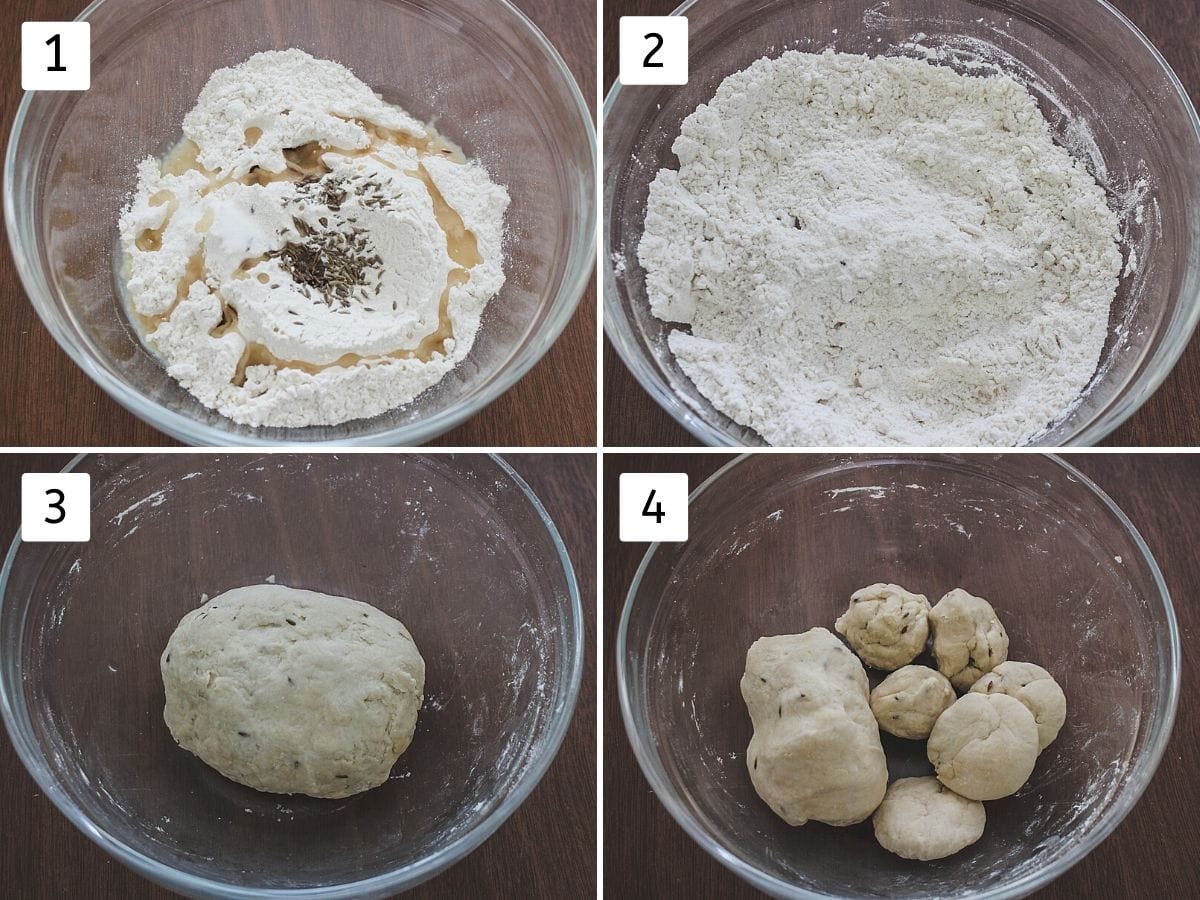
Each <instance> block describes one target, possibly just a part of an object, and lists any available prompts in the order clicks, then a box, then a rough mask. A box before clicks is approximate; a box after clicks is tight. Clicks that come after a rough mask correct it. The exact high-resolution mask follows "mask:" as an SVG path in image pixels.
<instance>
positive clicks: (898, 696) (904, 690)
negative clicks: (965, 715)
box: [871, 666, 956, 855]
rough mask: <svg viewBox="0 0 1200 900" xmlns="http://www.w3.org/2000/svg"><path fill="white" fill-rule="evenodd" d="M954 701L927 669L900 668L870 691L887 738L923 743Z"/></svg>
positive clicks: (950, 689) (950, 691)
mask: <svg viewBox="0 0 1200 900" xmlns="http://www.w3.org/2000/svg"><path fill="white" fill-rule="evenodd" d="M955 699H956V697H955V694H954V688H953V687H951V686H950V681H949V679H947V678H946V676H945V675H943V674H942V673H941V672H937V671H935V670H933V669H931V668H929V667H928V666H904V667H903V668H900V669H897V670H896V671H895V672H893V673H892V674H891V675H889V676H888V677H887V678H885V679H883V681H881V682H879V684H878V685H877V686H876V688H875V690H873V691H871V712H872V713H874V714H875V721H876V722H878V723H879V727H880V728H882V729H883V730H884V731H886V732H888V734H894V735H896V737H902V738H908V739H909V740H914V741H915V740H924V739H925V738H927V737H929V732H930V731H932V730H933V723H934V722H936V721H937V720H938V716H940V715H941V714H942V713H944V712H945V711H946V710H947V709H949V708H950V705H951V704H952V703H953V702H954V701H955ZM901 855H903V854H901Z"/></svg>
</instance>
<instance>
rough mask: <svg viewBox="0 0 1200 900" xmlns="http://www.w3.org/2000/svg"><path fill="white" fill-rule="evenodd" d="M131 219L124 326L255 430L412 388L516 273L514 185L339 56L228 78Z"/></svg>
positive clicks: (445, 365) (400, 399)
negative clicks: (507, 222) (507, 265)
mask: <svg viewBox="0 0 1200 900" xmlns="http://www.w3.org/2000/svg"><path fill="white" fill-rule="evenodd" d="M183 131H184V136H185V138H186V140H185V142H184V143H183V144H182V145H181V147H180V148H179V150H178V151H176V152H175V153H173V154H172V155H171V156H169V157H168V158H167V159H166V160H164V161H161V162H160V161H159V160H154V159H147V160H145V161H144V162H143V163H142V164H141V166H140V167H139V169H138V189H137V193H136V194H135V196H134V197H133V199H132V201H131V202H130V205H129V207H128V208H127V209H126V210H125V212H124V214H123V215H122V217H121V242H122V247H123V250H124V254H125V271H124V273H123V274H124V275H125V284H126V288H127V294H128V296H127V303H128V306H129V308H130V310H131V318H133V319H134V321H135V322H136V323H137V324H138V325H139V326H140V329H141V330H142V332H143V335H144V339H145V341H146V343H147V345H148V346H149V347H150V348H151V349H152V350H153V351H154V352H156V353H157V354H158V355H159V356H160V358H161V359H162V360H163V362H164V364H165V365H166V367H167V371H168V372H169V373H170V375H171V376H172V377H173V378H175V379H176V380H178V381H179V382H180V383H181V384H182V385H183V386H184V387H185V388H186V389H187V390H189V391H190V392H191V393H192V394H193V395H195V396H196V397H197V398H198V399H199V400H200V401H201V402H202V403H204V404H205V405H206V406H209V407H211V408H213V409H216V410H218V411H219V412H221V413H222V414H223V415H225V416H228V417H229V418H230V419H233V420H234V421H235V422H238V423H241V424H245V425H251V426H263V425H270V426H285V427H290V426H306V425H336V424H339V423H341V422H346V421H349V420H352V419H362V418H369V417H371V416H376V415H379V414H380V413H383V412H386V411H388V410H390V409H394V408H395V407H397V406H400V405H402V404H405V403H407V402H409V401H411V400H413V399H414V398H415V397H416V396H417V395H419V394H420V393H421V392H422V391H424V390H426V389H428V388H429V387H431V386H433V385H434V384H436V383H437V382H438V381H440V380H441V379H442V378H443V377H444V376H445V375H446V373H447V372H449V371H450V370H451V369H452V368H454V366H455V365H457V364H458V363H459V362H460V361H461V360H462V359H463V358H464V357H465V356H466V355H467V353H468V352H469V350H470V348H471V345H472V343H473V341H474V339H475V335H476V332H477V331H478V329H479V322H480V317H481V315H482V313H483V308H484V305H485V304H486V303H487V301H488V300H489V299H490V298H491V297H492V296H494V295H495V294H496V293H497V292H498V291H499V289H500V287H501V285H502V284H503V282H504V271H503V251H502V239H503V220H504V213H505V210H506V209H507V206H508V194H507V192H506V191H505V189H504V188H503V187H501V186H499V185H497V184H495V183H493V182H492V180H491V179H490V178H489V176H488V173H487V172H486V171H485V170H484V169H483V168H482V167H481V166H479V165H478V164H476V163H474V162H467V161H466V160H465V159H464V158H463V157H462V156H461V154H460V153H459V152H458V151H457V149H456V148H454V147H452V146H451V145H449V144H448V143H446V142H445V141H443V140H442V139H441V138H440V136H438V135H437V134H436V133H435V132H434V131H433V129H431V128H429V127H427V126H424V125H422V124H421V123H420V122H418V121H416V120H415V119H413V118H412V117H411V116H409V115H408V114H407V113H406V112H404V111H403V110H401V109H399V108H398V107H395V106H391V105H389V104H387V103H385V102H383V101H382V100H381V99H380V98H379V97H377V96H376V95H375V94H374V93H372V91H371V90H370V88H368V87H367V86H366V85H365V84H363V83H362V82H361V81H359V80H358V79H357V78H355V77H354V75H353V74H352V73H351V72H350V71H349V70H348V69H346V68H344V67H343V66H341V65H338V64H337V63H334V62H329V61H327V60H317V59H314V58H313V57H311V56H309V55H308V54H306V53H303V52H302V51H299V50H288V51H283V52H268V53H259V54H256V55H255V56H253V57H251V58H250V59H249V60H247V61H246V62H245V63H243V64H241V65H240V66H236V67H234V68H230V69H221V70H219V71H217V72H215V73H214V74H213V76H212V78H211V79H210V80H209V82H208V84H207V85H205V87H204V90H203V91H202V92H201V94H200V97H199V100H198V101H197V104H196V107H195V109H193V110H192V111H191V112H190V113H189V114H188V115H187V117H186V118H185V119H184V123H183Z"/></svg>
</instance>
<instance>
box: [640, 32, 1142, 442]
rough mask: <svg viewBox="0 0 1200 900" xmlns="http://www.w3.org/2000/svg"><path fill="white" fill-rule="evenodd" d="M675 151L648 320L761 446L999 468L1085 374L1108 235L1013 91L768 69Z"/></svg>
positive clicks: (659, 200)
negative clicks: (994, 455)
mask: <svg viewBox="0 0 1200 900" xmlns="http://www.w3.org/2000/svg"><path fill="white" fill-rule="evenodd" d="M673 150H674V152H675V154H676V156H677V157H678V158H679V162H680V168H679V171H678V172H675V171H672V170H668V169H664V170H662V171H660V172H659V173H658V176H657V177H656V178H655V180H654V183H653V184H652V185H651V187H650V197H649V202H648V206H647V213H646V226H645V234H644V236H643V238H642V240H641V244H640V246H639V248H638V259H639V262H640V263H641V265H642V267H643V268H644V269H645V270H646V285H647V291H648V294H649V298H650V304H651V309H652V311H653V312H654V314H655V315H656V316H658V317H659V318H661V319H664V320H666V321H670V322H679V323H687V324H690V325H691V333H690V334H689V333H687V332H685V331H681V330H676V331H673V332H672V333H671V334H670V336H669V344H670V348H671V350H672V352H673V353H674V354H675V357H676V359H677V360H678V362H679V364H680V366H681V367H682V369H683V371H684V372H685V373H686V374H687V375H688V377H690V378H691V379H692V381H693V382H694V383H695V385H696V387H697V388H698V389H699V390H700V392H701V393H702V394H704V396H706V397H707V398H708V399H709V400H710V401H711V402H712V403H713V405H714V406H715V407H716V408H717V409H718V410H720V411H721V412H723V413H725V414H726V415H728V416H729V417H730V418H732V419H734V420H735V421H737V422H739V423H741V424H743V425H746V426H749V427H751V428H753V429H755V430H756V431H757V432H758V433H759V434H760V435H762V437H763V438H764V439H765V440H767V441H768V442H770V443H772V444H777V445H796V446H806V445H807V446H816V445H826V446H828V445H879V444H912V445H929V446H933V445H940V446H949V445H982V444H986V445H1015V444H1020V443H1023V442H1025V441H1027V440H1029V439H1030V438H1031V437H1033V436H1034V435H1036V434H1037V433H1038V432H1039V431H1042V430H1043V429H1044V428H1046V427H1047V426H1048V425H1049V424H1050V423H1051V422H1052V421H1053V420H1054V419H1056V418H1057V417H1060V416H1061V415H1062V414H1063V413H1064V412H1066V411H1067V410H1068V408H1069V407H1070V406H1071V404H1072V403H1073V402H1075V401H1076V399H1077V398H1078V396H1079V394H1080V392H1081V391H1082V390H1083V389H1084V388H1085V387H1086V386H1087V384H1088V382H1089V380H1090V379H1091V377H1092V375H1093V373H1094V372H1095V371H1096V367H1097V363H1098V361H1099V358H1100V353H1101V350H1102V348H1103V345H1104V341H1105V337H1106V334H1107V327H1108V314H1109V307H1110V305H1111V303H1112V300H1113V298H1114V296H1115V292H1116V287H1117V277H1118V273H1119V271H1120V268H1121V255H1120V252H1119V249H1118V245H1117V239H1118V234H1119V223H1118V219H1117V216H1116V215H1115V214H1114V213H1113V212H1112V211H1110V210H1109V208H1108V206H1107V205H1106V202H1105V194H1104V191H1103V190H1102V189H1101V187H1100V186H1099V185H1098V184H1097V183H1096V181H1095V180H1094V179H1093V178H1092V177H1091V175H1089V174H1088V172H1087V170H1086V169H1085V167H1084V166H1083V165H1081V164H1079V163H1077V162H1076V161H1075V160H1074V159H1073V158H1072V157H1071V156H1070V154H1069V153H1068V152H1067V151H1066V150H1064V149H1062V148H1060V147H1057V146H1056V145H1055V144H1054V143H1053V141H1052V139H1051V135H1050V129H1049V126H1048V124H1047V122H1046V120H1045V119H1044V118H1043V117H1042V115H1041V113H1040V112H1039V110H1038V107H1037V103H1036V101H1035V100H1034V98H1033V97H1032V96H1031V95H1030V94H1029V93H1028V92H1027V91H1026V90H1025V89H1024V88H1023V87H1022V86H1021V85H1020V84H1019V83H1017V82H1016V81H1014V80H1012V79H1010V78H1007V77H989V78H978V77H967V76H961V75H958V74H956V73H955V72H954V71H952V70H951V69H949V68H946V67H941V66H934V65H931V64H929V63H926V62H923V61H919V60H912V59H895V58H875V59H868V58H866V57H862V56H853V55H848V54H836V53H833V52H827V53H824V54H820V55H814V54H806V53H799V52H795V51H789V52H787V53H784V54H783V55H782V56H781V57H779V58H777V59H760V60H758V61H757V62H755V63H754V64H752V65H751V66H750V67H748V68H747V69H746V70H744V71H742V72H739V73H737V74H735V75H732V76H730V77H729V78H727V79H726V80H725V81H724V82H723V83H722V84H721V86H720V88H719V89H718V90H717V93H716V95H715V97H714V98H713V99H712V100H711V101H710V102H709V103H708V104H705V105H702V106H700V107H699V108H698V109H697V110H696V111H695V112H694V113H693V114H692V115H690V116H689V117H688V118H687V119H686V120H685V122H684V123H683V127H682V130H681V134H680V137H679V138H678V139H677V140H676V142H675V144H674V147H673Z"/></svg>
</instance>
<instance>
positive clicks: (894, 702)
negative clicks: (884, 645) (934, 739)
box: [871, 666, 956, 740]
mask: <svg viewBox="0 0 1200 900" xmlns="http://www.w3.org/2000/svg"><path fill="white" fill-rule="evenodd" d="M955 699H956V698H955V696H954V688H953V687H951V685H950V682H949V680H948V679H947V678H946V676H945V675H943V674H942V673H941V672H935V671H934V670H933V669H931V668H929V667H928V666H904V667H903V668H901V669H897V670H896V671H895V672H893V673H892V674H891V675H889V676H888V677H887V678H885V679H883V681H881V682H880V683H879V684H878V685H877V686H876V687H875V690H873V691H871V712H873V713H874V714H875V721H877V722H878V723H879V727H880V728H882V729H883V730H884V731H886V732H888V733H889V734H894V735H896V737H902V738H908V739H910V740H924V739H925V738H927V737H929V732H930V731H931V730H932V729H933V723H934V722H936V721H937V720H938V716H940V715H941V714H942V713H944V712H945V711H946V710H947V709H948V708H949V707H950V704H952V703H953V702H954V701H955Z"/></svg>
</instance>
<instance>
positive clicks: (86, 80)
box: [21, 22, 92, 91]
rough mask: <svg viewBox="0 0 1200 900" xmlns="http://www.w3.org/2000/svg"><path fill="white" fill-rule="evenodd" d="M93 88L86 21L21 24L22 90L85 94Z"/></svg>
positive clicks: (90, 34) (90, 43)
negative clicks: (79, 92) (80, 92)
mask: <svg viewBox="0 0 1200 900" xmlns="http://www.w3.org/2000/svg"><path fill="white" fill-rule="evenodd" d="M91 86H92V26H91V24H90V23H89V22H22V23H21V88H22V90H26V91H86V90H87V89H88V88H90V87H91Z"/></svg>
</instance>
